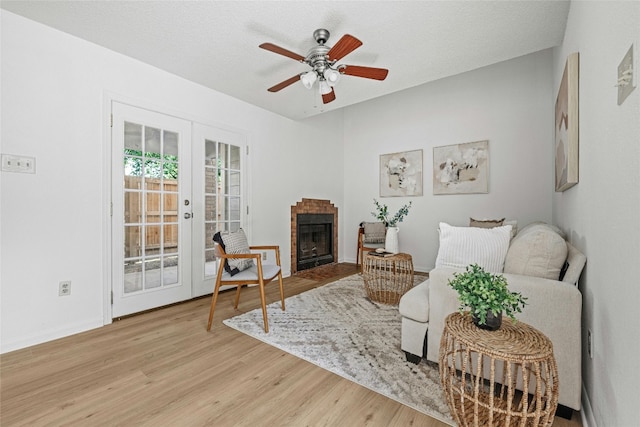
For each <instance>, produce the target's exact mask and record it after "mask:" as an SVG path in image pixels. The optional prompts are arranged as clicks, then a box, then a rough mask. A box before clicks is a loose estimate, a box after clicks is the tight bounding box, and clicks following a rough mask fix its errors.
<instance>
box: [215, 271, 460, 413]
mask: <svg viewBox="0 0 640 427" xmlns="http://www.w3.org/2000/svg"><path fill="white" fill-rule="evenodd" d="M422 280H424V277H416V283H419V282H420V281H422ZM285 307H286V311H284V312H283V311H282V310H281V309H280V303H279V302H275V303H273V304H269V305H268V306H267V314H268V316H269V333H268V334H265V332H264V329H263V323H262V310H261V309H259V308H258V309H256V310H253V311H250V312H248V313H245V314H242V315H239V316H236V317H232V318H230V319H226V320H224V324H225V325H227V326H229V327H232V328H234V329H237V330H238V331H240V332H243V333H245V334H247V335H250V336H252V337H254V338H256V339H259V340H261V341H263V342H265V343H267V344H270V345H272V346H274V347H277V348H279V349H281V350H284V351H286V352H287V353H291V354H293V355H295V356H297V357H300V358H301V359H304V360H306V361H308V362H311V363H313V364H315V365H317V366H319V367H321V368H324V369H326V370H328V371H331V372H333V373H335V374H337V375H340V376H341V377H344V378H346V379H348V380H351V381H353V382H356V383H358V384H360V385H362V386H364V387H366V388H368V389H370V390H373V391H375V392H377V393H380V394H382V395H383V396H386V397H388V398H390V399H393V400H395V401H397V402H400V403H402V404H404V405H407V406H409V407H411V408H414V409H416V410H418V411H420V412H422V413H424V414H427V415H429V416H431V417H433V418H436V419H438V420H440V421H443V422H445V423H448V424H450V425H454V422H453V419H452V418H451V416H450V413H449V408H448V406H447V403H446V400H445V397H444V394H443V392H442V387H441V385H440V374H439V372H438V366H437V365H436V364H434V363H431V362H426V360H422V361H421V362H420V364H419V365H414V364H412V363H409V362H407V361H406V360H405V356H404V352H403V351H402V350H401V349H400V319H401V317H400V314H399V312H398V307H397V306H389V305H385V304H378V303H375V302H373V301H371V300H369V298H368V297H367V295H366V292H365V290H364V284H363V280H362V277H361V276H360V275H358V274H355V275H353V276H349V277H346V278H344V279H341V280H339V281H337V282H333V283H330V284H328V285H325V286H322V287H320V288H316V289H312V290H310V291H307V292H304V293H302V294H299V295H295V296H293V297H291V298H287V299H286V301H285Z"/></svg>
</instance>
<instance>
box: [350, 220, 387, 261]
mask: <svg viewBox="0 0 640 427" xmlns="http://www.w3.org/2000/svg"><path fill="white" fill-rule="evenodd" d="M363 224H364V223H363ZM363 224H360V227H359V228H358V253H357V254H356V267H357V266H358V265H360V272H361V273H363V272H364V254H365V252H369V251H375V250H376V249H378V248H384V242H382V243H367V242H365V234H364V225H363Z"/></svg>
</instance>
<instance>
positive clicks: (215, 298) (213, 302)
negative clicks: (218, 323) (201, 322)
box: [207, 282, 221, 331]
mask: <svg viewBox="0 0 640 427" xmlns="http://www.w3.org/2000/svg"><path fill="white" fill-rule="evenodd" d="M220 285H221V283H220V282H218V283H216V288H215V289H214V291H213V296H212V297H211V308H210V309H209V323H207V331H210V330H211V323H213V312H214V311H215V309H216V303H217V302H218V293H219V292H220Z"/></svg>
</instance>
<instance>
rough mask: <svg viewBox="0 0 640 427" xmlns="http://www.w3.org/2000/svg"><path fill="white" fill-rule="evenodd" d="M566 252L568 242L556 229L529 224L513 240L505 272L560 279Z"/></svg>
mask: <svg viewBox="0 0 640 427" xmlns="http://www.w3.org/2000/svg"><path fill="white" fill-rule="evenodd" d="M567 251H568V249H567V242H566V241H565V240H564V239H563V238H562V236H561V235H560V234H558V233H557V232H556V230H555V228H554V227H550V226H549V225H548V224H543V223H537V224H532V225H528V226H526V227H525V228H523V229H522V231H520V232H519V233H518V234H517V235H516V237H514V239H513V240H512V241H511V246H510V247H509V251H508V252H507V257H506V260H505V263H504V272H505V273H512V274H522V275H525V276H533V277H541V278H544V279H551V280H559V278H560V271H561V270H562V266H563V265H564V262H565V260H566V259H567Z"/></svg>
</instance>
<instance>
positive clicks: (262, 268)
mask: <svg viewBox="0 0 640 427" xmlns="http://www.w3.org/2000/svg"><path fill="white" fill-rule="evenodd" d="M216 248H217V252H218V253H217V256H218V257H219V258H221V259H222V261H221V262H220V267H219V268H218V274H217V276H216V286H215V288H214V291H213V296H212V298H211V309H210V310H209V323H208V324H207V331H209V330H211V323H212V322H213V312H214V311H215V308H216V303H217V302H218V293H219V292H220V287H221V286H235V287H236V300H235V305H234V306H233V308H235V309H237V308H238V302H239V301H240V291H241V289H242V287H243V286H245V285H258V287H259V290H260V302H261V303H262V319H263V321H264V331H265V332H267V333H268V332H269V321H268V319H267V303H266V299H265V292H264V286H265V285H266V284H267V283H269V282H271V281H272V280H273V279H275V278H276V277H277V278H278V282H279V283H280V301H281V304H282V311H284V288H283V286H282V266H281V265H280V247H279V246H250V247H249V249H250V250H255V251H265V250H273V251H274V252H275V256H276V264H275V265H274V264H264V265H263V264H262V259H261V254H259V253H250V254H227V253H226V252H225V251H224V249H222V246H220V245H219V244H217V243H216ZM241 258H245V259H246V258H253V259H254V260H255V265H254V266H253V267H250V268H248V269H246V270H243V271H241V272H239V273H238V274H236V275H234V276H231V275H230V274H229V273H228V272H226V271H225V269H224V264H225V262H226V260H227V259H241Z"/></svg>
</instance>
